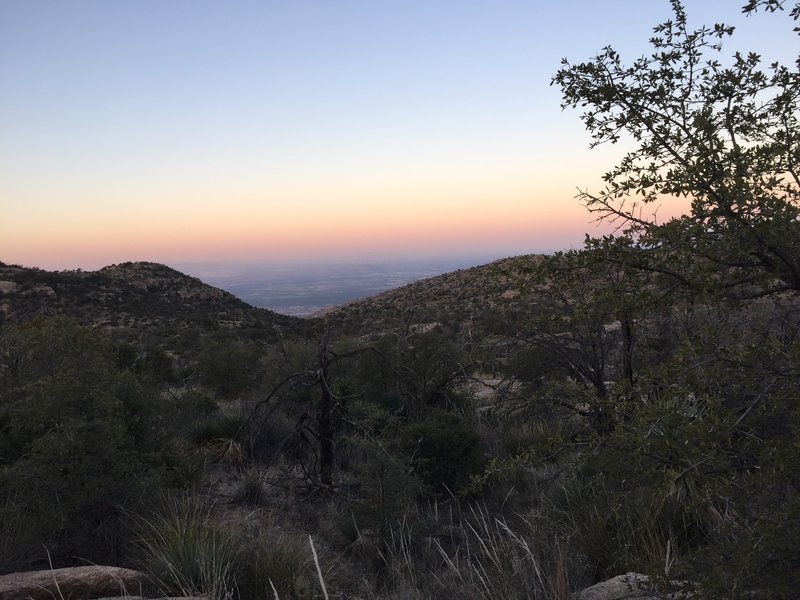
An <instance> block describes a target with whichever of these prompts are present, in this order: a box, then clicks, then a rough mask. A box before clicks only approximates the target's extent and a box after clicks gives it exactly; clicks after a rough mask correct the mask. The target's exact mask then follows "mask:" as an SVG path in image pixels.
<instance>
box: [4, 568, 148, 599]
mask: <svg viewBox="0 0 800 600" xmlns="http://www.w3.org/2000/svg"><path fill="white" fill-rule="evenodd" d="M144 580H145V575H144V574H143V573H140V572H139V571H134V570H132V569H123V568H121V567H103V566H88V567H68V568H65V569H51V570H46V571H29V572H26V573H11V574H10V575H2V576H0V600H27V599H28V598H30V599H31V600H54V599H55V600H60V599H61V598H63V599H64V600H87V599H89V598H100V597H103V596H105V597H108V596H133V595H139V594H141V587H142V585H143V584H144Z"/></svg>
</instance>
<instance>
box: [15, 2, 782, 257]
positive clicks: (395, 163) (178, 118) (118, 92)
mask: <svg viewBox="0 0 800 600" xmlns="http://www.w3.org/2000/svg"><path fill="white" fill-rule="evenodd" d="M741 4H743V0H738V1H737V0H687V1H686V2H685V5H686V8H687V12H688V14H689V18H690V24H692V25H698V26H699V25H701V24H711V23H713V22H716V21H724V22H727V23H730V24H733V25H737V27H738V29H739V30H738V31H737V35H736V36H735V37H734V39H733V43H729V46H730V47H731V48H738V49H743V50H751V49H754V50H758V51H759V52H762V53H764V54H765V55H767V56H772V55H774V56H775V57H776V58H781V59H783V60H784V61H785V62H787V63H791V62H792V61H793V60H794V57H795V56H796V47H797V43H798V41H797V37H796V36H795V35H794V34H792V32H791V21H790V20H789V18H788V17H787V16H786V15H785V14H784V15H763V14H762V15H757V16H756V17H750V18H749V19H747V20H744V19H743V18H742V17H741V15H740V6H741ZM669 16H670V6H669V2H667V1H666V0H663V1H662V0H616V1H615V2H598V1H588V0H555V1H549V2H541V1H534V0H528V1H522V0H513V1H512V0H396V1H388V0H338V1H336V2H334V1H332V0H331V1H315V2H311V1H306V0H297V1H292V2H285V1H280V2H279V1H268V0H261V1H254V0H253V1H248V0H236V1H230V2H227V1H226V2H223V1H221V0H220V1H217V2H211V1H208V0H168V1H162V0H139V1H133V0H130V1H127V2H124V1H121V0H120V1H109V0H71V1H61V0H50V1H43V0H0V261H3V262H6V263H16V264H22V265H25V266H38V267H42V268H48V269H72V268H83V269H94V268H99V267H102V266H104V265H108V264H113V263H118V262H123V261H127V260H151V261H156V262H163V263H166V264H177V263H187V262H192V261H197V262H200V261H204V262H214V261H250V262H257V261H280V260H319V259H323V258H324V259H333V258H336V259H341V260H346V259H358V260H361V259H364V258H373V259H376V258H381V257H413V258H422V257H430V256H439V255H453V256H456V255H459V254H470V255H477V254H483V255H486V256H496V257H498V258H499V257H502V256H509V255H515V254H525V253H531V252H552V251H554V250H559V249H566V248H570V247H580V245H581V242H582V240H583V238H584V234H585V233H586V232H588V233H590V234H593V235H597V234H599V233H602V231H604V229H603V227H604V226H602V225H598V224H596V223H593V222H592V216H591V215H590V214H589V213H587V212H586V210H585V208H584V207H583V206H581V204H580V202H579V201H578V200H576V199H575V195H576V192H577V189H578V188H581V189H586V188H588V189H595V190H596V189H599V187H600V183H601V182H600V177H601V175H602V173H603V172H605V171H606V170H608V169H609V168H610V167H611V166H613V165H614V164H615V162H616V160H617V159H618V158H619V157H620V155H621V149H620V148H618V147H614V146H611V147H602V148H598V149H595V150H591V151H590V150H589V149H588V143H589V138H588V135H587V133H586V132H585V131H584V128H583V125H582V123H581V121H580V119H579V114H578V113H577V112H576V111H570V110H568V111H562V110H561V109H560V94H559V91H558V89H557V88H555V87H551V86H550V80H551V78H552V76H553V75H554V73H555V72H556V70H557V69H558V68H559V64H560V61H561V59H562V58H564V57H567V58H569V59H570V60H571V61H572V62H580V61H583V60H586V59H589V58H590V57H591V56H593V55H594V54H595V53H597V52H598V51H599V50H600V49H601V48H602V47H604V46H606V45H609V44H610V45H612V46H614V47H615V48H616V49H617V50H619V51H620V52H621V53H622V55H623V57H624V58H627V59H628V60H629V61H632V60H633V59H635V58H637V57H639V56H641V55H642V54H644V53H647V52H648V45H647V40H648V38H649V36H650V34H651V32H652V27H653V26H654V25H656V24H658V23H660V22H662V21H664V20H666V19H667V18H669ZM663 210H664V212H665V214H668V213H669V212H670V211H671V210H676V209H675V207H671V206H667V207H665V208H664V209H663ZM660 214H661V213H660Z"/></svg>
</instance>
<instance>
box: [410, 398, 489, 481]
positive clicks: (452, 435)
mask: <svg viewBox="0 0 800 600" xmlns="http://www.w3.org/2000/svg"><path fill="white" fill-rule="evenodd" d="M400 436H401V444H402V447H403V449H404V450H405V453H406V456H408V457H410V460H411V464H412V465H413V467H414V471H415V473H416V474H417V475H418V476H419V477H420V479H421V480H422V481H423V482H424V483H425V484H426V485H427V486H428V488H429V490H430V491H431V493H433V494H446V493H455V492H457V491H459V490H460V489H461V488H462V487H463V486H465V485H466V484H467V483H468V482H469V477H470V475H473V474H475V473H479V472H480V471H481V470H482V469H483V467H484V465H485V463H486V458H485V456H484V454H483V451H482V450H481V444H480V437H479V436H478V434H477V433H476V432H475V431H474V430H473V429H472V427H471V426H470V425H469V423H467V422H466V421H465V420H464V419H463V418H461V417H459V416H458V415H456V414H453V413H448V412H442V411H431V412H430V413H429V414H428V415H426V418H425V420H424V421H419V422H414V423H410V424H408V425H406V426H405V427H404V428H403V429H402V431H401V433H400Z"/></svg>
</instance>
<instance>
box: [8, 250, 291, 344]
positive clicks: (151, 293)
mask: <svg viewBox="0 0 800 600" xmlns="http://www.w3.org/2000/svg"><path fill="white" fill-rule="evenodd" d="M40 314H44V315H56V314H59V315H65V316H68V317H71V318H74V319H76V320H77V321H78V322H80V323H82V324H84V325H91V326H100V327H107V328H111V329H114V328H132V329H143V328H146V329H152V328H154V327H156V328H163V327H172V328H175V327H177V328H182V327H187V326H189V325H202V326H204V327H212V328H240V327H259V326H271V325H280V326H289V327H291V326H293V325H296V324H297V323H298V322H299V320H298V319H294V318H292V317H287V316H284V315H279V314H277V313H274V312H272V311H270V310H267V309H264V308H255V307H253V306H250V305H249V304H247V303H245V302H244V301H242V300H240V299H239V298H237V297H236V296H234V295H233V294H230V293H228V292H226V291H224V290H221V289H219V288H215V287H212V286H210V285H207V284H205V283H203V282H202V281H200V280H199V279H197V278H196V277H191V276H189V275H185V274H183V273H181V272H179V271H176V270H175V269H172V268H170V267H167V266H165V265H162V264H158V263H153V262H125V263H120V264H115V265H110V266H107V267H104V268H102V269H99V270H97V271H82V270H74V271H46V270H43V269H38V268H29V267H21V266H18V265H8V264H5V263H0V323H3V322H21V321H26V320H29V319H31V318H34V317H35V316H37V315H40Z"/></svg>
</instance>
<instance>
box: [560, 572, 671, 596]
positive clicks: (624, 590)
mask: <svg viewBox="0 0 800 600" xmlns="http://www.w3.org/2000/svg"><path fill="white" fill-rule="evenodd" d="M629 598H631V599H633V598H635V599H636V600H664V596H660V595H658V594H657V593H656V592H654V591H653V590H652V589H650V585H649V579H648V577H647V575H640V574H639V573H626V574H625V575H617V576H616V577H614V578H613V579H609V580H607V581H602V582H600V583H597V584H595V585H593V586H591V587H588V588H586V589H585V590H583V591H581V592H578V594H577V595H576V596H575V600H628V599H629Z"/></svg>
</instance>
